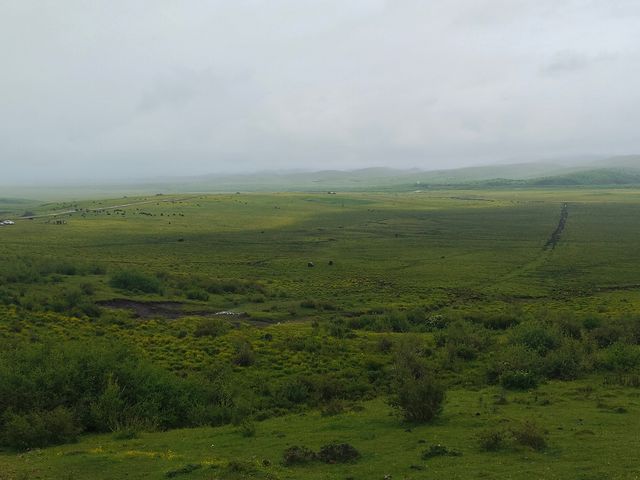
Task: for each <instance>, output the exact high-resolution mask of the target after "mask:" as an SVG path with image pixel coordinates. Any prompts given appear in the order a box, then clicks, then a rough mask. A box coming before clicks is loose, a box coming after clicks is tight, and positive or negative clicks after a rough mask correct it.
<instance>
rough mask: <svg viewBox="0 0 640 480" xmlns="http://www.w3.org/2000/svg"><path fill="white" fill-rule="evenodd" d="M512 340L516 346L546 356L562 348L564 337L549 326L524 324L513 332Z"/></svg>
mask: <svg viewBox="0 0 640 480" xmlns="http://www.w3.org/2000/svg"><path fill="white" fill-rule="evenodd" d="M511 338H512V341H513V342H514V343H515V344H519V345H524V346H525V347H528V348H530V349H531V350H534V351H536V352H537V353H538V354H539V355H546V354H547V353H548V352H549V351H551V350H554V349H556V348H558V347H559V346H560V344H561V340H562V335H561V334H560V332H558V331H557V329H555V328H552V327H549V326H548V325H542V324H535V323H523V324H522V325H519V326H518V328H517V329H516V330H515V331H514V332H513V335H512V337H511Z"/></svg>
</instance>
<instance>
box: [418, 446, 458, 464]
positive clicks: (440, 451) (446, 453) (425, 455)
mask: <svg viewBox="0 0 640 480" xmlns="http://www.w3.org/2000/svg"><path fill="white" fill-rule="evenodd" d="M461 455H462V453H461V452H460V451H458V450H453V449H451V448H448V447H445V446H444V445H440V444H437V445H431V446H430V447H429V448H427V449H426V450H425V451H423V452H422V459H423V460H429V459H430V458H434V457H459V456H461Z"/></svg>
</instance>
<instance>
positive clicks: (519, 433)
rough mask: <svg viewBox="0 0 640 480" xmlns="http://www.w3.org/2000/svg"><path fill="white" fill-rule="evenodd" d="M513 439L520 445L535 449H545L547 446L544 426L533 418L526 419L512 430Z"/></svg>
mask: <svg viewBox="0 0 640 480" xmlns="http://www.w3.org/2000/svg"><path fill="white" fill-rule="evenodd" d="M511 434H512V435H513V439H514V440H515V442H516V443H517V444H518V445H521V446H523V447H530V448H532V449H534V450H544V449H545V448H546V446H547V438H546V433H545V431H544V429H543V428H542V427H540V426H539V425H538V424H537V423H535V422H534V421H532V420H525V421H524V422H523V423H522V424H521V425H519V426H517V427H515V428H513V429H512V430H511Z"/></svg>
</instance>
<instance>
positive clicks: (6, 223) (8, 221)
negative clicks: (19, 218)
mask: <svg viewBox="0 0 640 480" xmlns="http://www.w3.org/2000/svg"><path fill="white" fill-rule="evenodd" d="M15 224H16V222H13V221H11V220H5V221H4V222H2V225H15Z"/></svg>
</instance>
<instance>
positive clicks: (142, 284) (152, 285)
mask: <svg viewBox="0 0 640 480" xmlns="http://www.w3.org/2000/svg"><path fill="white" fill-rule="evenodd" d="M109 284H110V285H111V286H112V287H113V288H118V289H121V290H126V291H128V292H132V293H161V292H162V287H161V284H160V280H159V279H158V278H157V277H155V276H153V275H148V274H146V273H143V272H139V271H136V270H121V271H119V272H116V273H114V274H113V275H112V276H111V279H110V280H109Z"/></svg>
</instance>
